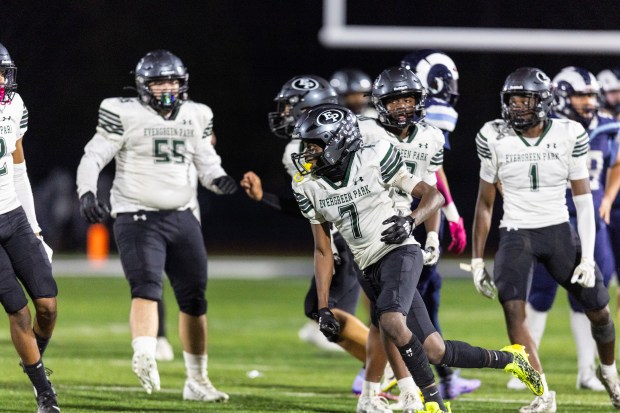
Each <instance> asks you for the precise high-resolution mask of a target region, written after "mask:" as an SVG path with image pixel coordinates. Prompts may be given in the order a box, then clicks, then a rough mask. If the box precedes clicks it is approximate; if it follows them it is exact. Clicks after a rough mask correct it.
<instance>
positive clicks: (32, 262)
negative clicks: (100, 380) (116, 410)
mask: <svg viewBox="0 0 620 413" xmlns="http://www.w3.org/2000/svg"><path fill="white" fill-rule="evenodd" d="M16 75H17V67H16V66H15V62H14V61H13V59H12V58H11V56H10V55H9V51H8V50H7V49H6V47H4V46H3V45H1V44H0V268H1V270H0V303H2V306H3V307H4V310H5V311H6V313H7V315H8V317H9V326H10V330H11V339H12V341H13V345H14V346H15V350H17V354H18V355H19V358H20V363H19V364H20V365H21V366H22V368H23V370H24V372H25V373H26V374H27V375H28V378H29V379H30V381H31V382H32V385H33V386H34V393H35V397H36V399H37V405H38V410H37V411H38V412H39V413H52V412H54V413H57V412H59V411H60V408H59V407H58V402H57V398H56V391H55V390H54V388H53V387H52V383H51V382H50V381H49V380H48V378H47V376H46V369H45V367H44V366H43V353H44V352H45V349H46V348H47V345H48V343H49V341H50V339H51V337H52V332H53V331H54V326H55V325H56V316H57V309H56V295H57V294H58V289H57V287H56V282H55V281H54V277H53V276H52V265H51V262H52V250H51V249H50V248H49V247H48V246H47V245H46V244H45V243H44V242H43V238H42V237H41V228H40V227H39V224H38V223H37V218H36V214H35V209H34V200H33V198H32V189H31V186H30V181H29V179H28V173H27V171H26V158H25V155H24V148H23V138H24V134H25V133H26V131H27V130H28V110H27V109H26V106H25V105H24V101H23V100H22V98H21V96H20V95H19V93H17V92H16V90H17V78H16ZM24 291H27V292H28V295H29V296H30V298H31V299H32V302H33V304H34V308H35V317H34V324H33V320H32V316H31V314H30V310H29V309H28V299H27V298H26V295H25V293H24Z"/></svg>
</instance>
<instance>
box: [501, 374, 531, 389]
mask: <svg viewBox="0 0 620 413" xmlns="http://www.w3.org/2000/svg"><path fill="white" fill-rule="evenodd" d="M506 387H508V388H509V389H510V390H527V386H526V385H525V383H523V382H522V381H521V380H519V379H518V378H516V377H514V376H513V377H511V378H510V380H508V383H506Z"/></svg>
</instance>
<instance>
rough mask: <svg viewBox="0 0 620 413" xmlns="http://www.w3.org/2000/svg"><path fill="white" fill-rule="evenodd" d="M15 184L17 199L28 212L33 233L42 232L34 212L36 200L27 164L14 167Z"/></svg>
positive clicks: (23, 163)
mask: <svg viewBox="0 0 620 413" xmlns="http://www.w3.org/2000/svg"><path fill="white" fill-rule="evenodd" d="M13 182H14V183H15V192H16V193H17V199H18V200H19V203H20V204H22V208H24V211H25V212H26V216H27V217H28V222H29V223H30V226H31V227H32V231H34V232H35V233H39V232H41V227H40V226H39V223H38V222H37V216H36V214H35V212H34V198H33V197H32V187H31V186H30V180H29V179H28V172H27V171H26V162H22V163H16V164H15V165H14V169H13Z"/></svg>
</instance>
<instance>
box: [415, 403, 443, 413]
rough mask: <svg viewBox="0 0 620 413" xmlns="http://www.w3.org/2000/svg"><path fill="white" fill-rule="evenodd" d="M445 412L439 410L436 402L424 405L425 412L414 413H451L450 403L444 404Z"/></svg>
mask: <svg viewBox="0 0 620 413" xmlns="http://www.w3.org/2000/svg"><path fill="white" fill-rule="evenodd" d="M444 405H445V406H446V410H441V409H440V408H439V404H438V403H437V402H428V403H426V404H425V405H424V409H425V410H416V411H415V412H414V413H452V410H451V409H450V402H445V403H444Z"/></svg>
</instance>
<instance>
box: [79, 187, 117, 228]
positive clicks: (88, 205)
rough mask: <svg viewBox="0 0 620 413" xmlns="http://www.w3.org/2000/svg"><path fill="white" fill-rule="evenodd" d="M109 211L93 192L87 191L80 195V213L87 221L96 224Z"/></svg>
mask: <svg viewBox="0 0 620 413" xmlns="http://www.w3.org/2000/svg"><path fill="white" fill-rule="evenodd" d="M109 213H110V208H108V206H107V205H106V204H105V203H104V202H102V201H100V200H98V199H97V197H96V196H95V194H93V193H92V192H90V191H88V192H86V193H85V194H84V195H82V196H81V197H80V215H81V216H82V218H84V219H85V220H86V221H87V222H90V223H91V224H96V223H98V222H102V221H103V220H104V219H105V217H106V216H107V215H108V214H109Z"/></svg>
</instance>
